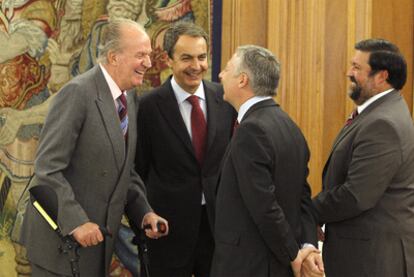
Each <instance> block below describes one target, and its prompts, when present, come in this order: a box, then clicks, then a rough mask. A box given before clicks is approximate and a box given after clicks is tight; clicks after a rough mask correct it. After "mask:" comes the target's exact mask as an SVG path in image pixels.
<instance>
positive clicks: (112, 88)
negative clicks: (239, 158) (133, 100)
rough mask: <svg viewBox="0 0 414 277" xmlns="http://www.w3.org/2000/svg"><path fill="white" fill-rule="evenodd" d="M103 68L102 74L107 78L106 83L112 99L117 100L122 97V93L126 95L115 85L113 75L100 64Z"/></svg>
mask: <svg viewBox="0 0 414 277" xmlns="http://www.w3.org/2000/svg"><path fill="white" fill-rule="evenodd" d="M99 66H100V67H101V70H102V73H103V75H104V77H105V80H106V83H107V84H108V86H109V90H110V91H111V94H112V98H113V99H114V100H116V99H117V98H118V97H119V96H121V94H122V93H125V91H123V92H122V91H121V90H120V89H119V87H118V85H117V84H116V83H115V81H114V79H112V77H111V75H110V74H109V73H108V71H106V69H105V67H104V66H103V65H102V64H99Z"/></svg>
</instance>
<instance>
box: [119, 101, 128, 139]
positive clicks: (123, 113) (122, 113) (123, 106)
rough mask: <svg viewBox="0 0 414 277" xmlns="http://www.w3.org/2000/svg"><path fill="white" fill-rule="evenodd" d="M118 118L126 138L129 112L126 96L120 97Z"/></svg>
mask: <svg viewBox="0 0 414 277" xmlns="http://www.w3.org/2000/svg"><path fill="white" fill-rule="evenodd" d="M118 100H119V101H118V116H119V120H120V121H121V129H122V134H123V135H124V138H126V136H127V132H128V110H127V100H126V97H125V94H123V93H122V94H121V95H120V96H119V97H118Z"/></svg>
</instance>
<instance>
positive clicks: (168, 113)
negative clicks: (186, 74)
mask: <svg viewBox="0 0 414 277" xmlns="http://www.w3.org/2000/svg"><path fill="white" fill-rule="evenodd" d="M157 104H158V107H159V111H160V113H161V115H162V116H163V117H164V119H165V121H166V122H167V123H168V124H169V125H170V127H171V130H172V131H173V132H174V133H175V134H176V135H177V136H178V137H179V138H180V140H181V141H182V143H183V144H184V146H185V148H186V149H187V150H188V151H190V153H192V155H193V156H194V157H195V155H194V150H193V144H192V142H191V139H190V135H189V134H188V131H187V128H186V127H185V124H184V120H183V118H182V116H181V113H180V110H179V108H178V103H177V99H176V98H175V95H174V92H173V89H172V87H171V84H170V79H169V80H167V81H166V82H165V83H164V84H163V85H162V90H161V91H160V99H159V101H158V103H157Z"/></svg>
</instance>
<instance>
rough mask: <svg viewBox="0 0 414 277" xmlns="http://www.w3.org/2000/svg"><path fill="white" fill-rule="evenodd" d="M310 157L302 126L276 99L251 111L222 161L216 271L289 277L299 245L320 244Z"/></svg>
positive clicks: (217, 222) (258, 105)
mask: <svg viewBox="0 0 414 277" xmlns="http://www.w3.org/2000/svg"><path fill="white" fill-rule="evenodd" d="M308 160H309V151H308V146H307V144H306V141H305V138H304V137H303V135H302V133H301V131H300V130H299V128H298V127H297V126H296V124H295V123H294V122H293V121H292V120H291V119H290V118H289V117H288V115H287V114H286V113H284V112H283V111H282V110H281V109H280V108H279V107H278V105H277V104H276V103H275V102H274V101H273V100H272V99H269V100H265V101H262V102H259V103H256V104H255V105H253V106H252V107H251V108H250V109H249V110H248V111H247V113H246V114H245V116H244V118H243V120H242V122H241V123H240V125H239V127H238V129H237V130H236V131H235V134H234V136H233V138H232V141H231V143H230V145H229V148H228V152H227V153H226V156H225V158H224V160H223V163H224V164H223V169H222V172H221V178H220V184H219V187H218V193H217V202H216V221H215V233H214V235H215V239H216V248H215V252H214V258H213V266H212V271H211V276H214V277H218V276H222V277H228V276H246V277H247V276H255V277H259V276H292V271H291V268H290V261H292V260H293V259H294V258H296V255H297V253H298V251H299V246H300V244H301V243H302V242H305V241H307V242H309V243H313V244H315V245H316V229H315V226H316V225H315V224H314V223H313V221H312V219H311V215H310V214H309V213H308V212H307V211H308V208H309V206H310V205H311V199H310V187H309V185H308V183H307V181H306V177H307V175H308V167H307V163H308ZM305 222H312V223H313V224H309V225H307V224H306V223H305ZM305 225H306V226H305Z"/></svg>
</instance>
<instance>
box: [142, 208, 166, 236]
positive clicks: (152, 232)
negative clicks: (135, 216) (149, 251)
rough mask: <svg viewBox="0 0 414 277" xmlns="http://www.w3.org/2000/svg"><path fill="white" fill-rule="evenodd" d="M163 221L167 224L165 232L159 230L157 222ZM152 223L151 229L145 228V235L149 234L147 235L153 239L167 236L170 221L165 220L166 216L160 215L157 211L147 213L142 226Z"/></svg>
mask: <svg viewBox="0 0 414 277" xmlns="http://www.w3.org/2000/svg"><path fill="white" fill-rule="evenodd" d="M158 222H161V223H163V224H164V225H165V227H166V231H165V232H164V233H160V232H158V228H157V223H158ZM147 224H148V225H151V229H145V235H147V237H149V238H151V239H158V238H160V237H163V236H166V235H167V234H168V229H169V228H168V222H167V220H165V219H164V218H162V217H160V216H158V215H157V214H156V213H154V212H149V213H147V214H146V215H145V216H144V218H143V220H142V226H141V227H143V226H145V225H147Z"/></svg>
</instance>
